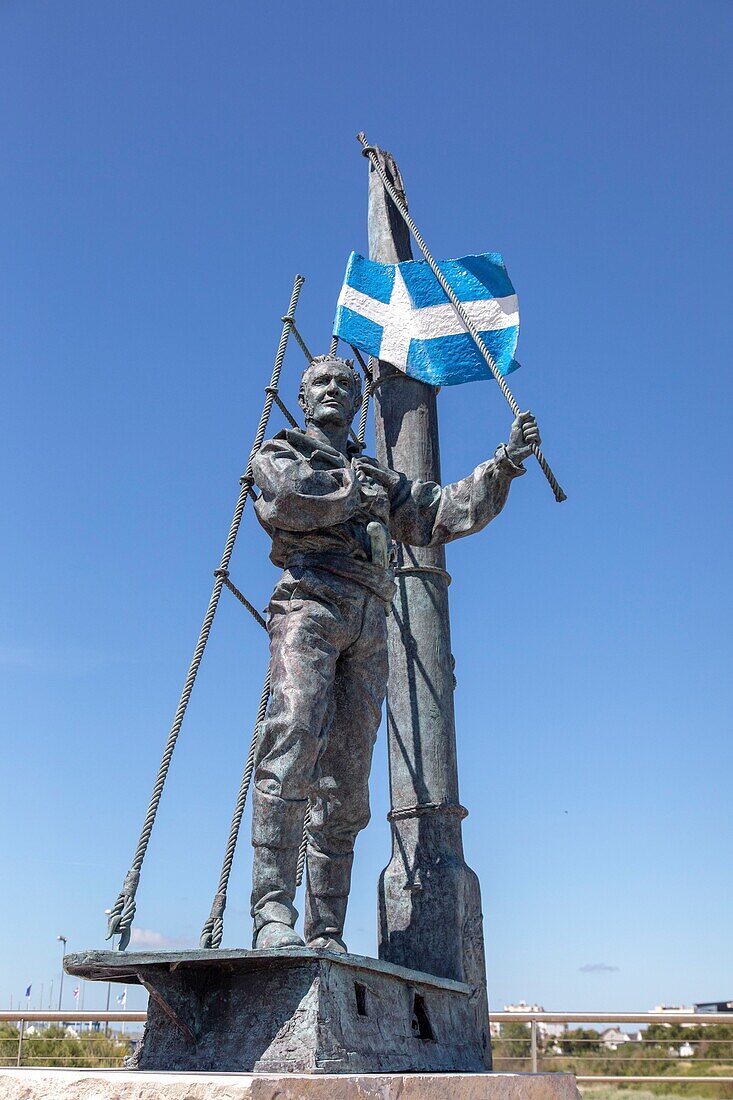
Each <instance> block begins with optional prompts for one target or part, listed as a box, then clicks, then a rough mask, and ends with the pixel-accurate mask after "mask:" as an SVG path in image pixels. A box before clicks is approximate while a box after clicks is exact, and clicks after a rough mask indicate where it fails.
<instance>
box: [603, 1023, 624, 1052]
mask: <svg viewBox="0 0 733 1100" xmlns="http://www.w3.org/2000/svg"><path fill="white" fill-rule="evenodd" d="M630 1042H631V1036H630V1035H629V1034H628V1032H626V1031H622V1030H621V1028H620V1027H607V1028H606V1030H605V1031H602V1032H601V1043H602V1044H603V1046H604V1047H605V1048H606V1050H618V1048H619V1047H620V1045H621V1044H622V1043H630Z"/></svg>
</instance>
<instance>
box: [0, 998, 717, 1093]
mask: <svg viewBox="0 0 733 1100" xmlns="http://www.w3.org/2000/svg"><path fill="white" fill-rule="evenodd" d="M145 1019H146V1013H145V1012H78V1011H75V1012H50V1011H49V1012H43V1011H33V1012H22V1011H17V1010H14V1011H13V1010H11V1011H5V1012H1V1011H0V1066H23V1065H24V1064H25V1065H31V1064H33V1065H36V1066H38V1065H48V1066H54V1065H55V1066H60V1065H67V1066H68V1065H80V1064H89V1063H90V1062H91V1063H93V1065H94V1066H95V1067H96V1068H101V1067H102V1065H105V1064H106V1065H109V1066H112V1065H122V1060H123V1057H124V1053H125V1046H126V1044H127V1043H128V1042H129V1040H130V1038H132V1036H130V1035H126V1034H125V1030H126V1028H127V1027H128V1025H130V1024H141V1023H144V1021H145ZM491 1023H492V1025H495V1026H496V1025H499V1027H500V1028H502V1027H503V1025H506V1024H527V1025H529V1026H528V1029H527V1031H528V1040H529V1042H528V1044H527V1039H526V1038H525V1039H521V1038H517V1037H507V1036H502V1035H501V1034H499V1036H497V1037H496V1038H495V1039H494V1049H495V1064H494V1068H495V1069H496V1070H499V1071H500V1070H501V1069H502V1068H503V1067H502V1062H504V1063H507V1062H509V1063H512V1067H511V1068H513V1069H526V1070H529V1071H531V1072H532V1073H537V1072H554V1071H565V1070H567V1066H566V1065H565V1064H564V1063H567V1062H568V1061H572V1062H574V1063H582V1062H584V1061H589V1060H593V1061H596V1062H598V1061H604V1060H605V1061H608V1060H615V1061H622V1060H623V1059H622V1057H621V1055H618V1056H617V1057H615V1058H613V1059H612V1058H611V1055H612V1054H615V1051H612V1050H611V1049H610V1048H608V1049H605V1048H604V1049H605V1053H604V1050H600V1051H599V1050H595V1051H594V1052H593V1053H589V1054H587V1055H585V1054H577V1053H576V1054H573V1055H566V1054H563V1053H562V1042H563V1037H566V1039H573V1028H577V1027H578V1025H581V1024H606V1025H613V1024H617V1025H618V1024H638V1025H639V1026H640V1028H648V1027H649V1025H650V1024H667V1025H674V1024H682V1025H694V1026H696V1027H708V1026H711V1025H718V1024H723V1025H726V1027H727V1028H728V1029H729V1037H728V1035H726V1037H725V1038H716V1039H713V1040H706V1039H705V1038H704V1037H703V1038H692V1039H689V1040H685V1042H687V1043H689V1046H690V1047H691V1048H692V1050H693V1056H691V1057H690V1058H689V1059H686V1058H682V1057H680V1056H679V1054H676V1055H674V1054H671V1053H669V1051H667V1053H666V1057H665V1054H664V1053H663V1052H661V1051H660V1050H659V1048H660V1046H663V1045H664V1044H662V1043H661V1041H660V1038H659V1037H656V1038H651V1039H650V1038H645V1037H644V1035H643V1034H642V1037H641V1039H632V1040H629V1041H628V1043H627V1042H626V1041H625V1040H621V1041H620V1042H619V1044H618V1046H623V1047H624V1048H626V1047H627V1046H634V1047H636V1049H637V1051H638V1049H639V1047H641V1048H642V1050H643V1048H644V1047H645V1046H646V1047H647V1048H651V1047H654V1048H655V1051H656V1053H655V1054H653V1055H651V1054H650V1056H649V1059H648V1060H650V1061H654V1062H655V1063H659V1062H660V1061H666V1062H668V1063H669V1065H670V1068H672V1067H673V1066H677V1065H680V1063H685V1064H687V1065H690V1066H691V1067H692V1065H693V1064H694V1063H695V1061H696V1059H695V1057H694V1050H695V1045H696V1044H697V1045H699V1044H702V1043H707V1044H708V1045H710V1044H711V1043H714V1044H715V1045H716V1049H717V1054H718V1055H719V1057H718V1058H717V1061H718V1062H722V1063H724V1064H725V1063H728V1066H727V1068H729V1069H730V1068H733V1013H725V1012H718V1013H712V1012H711V1013H707V1012H705V1013H703V1012H694V1013H693V1012H688V1013H683V1012H532V1011H530V1010H527V1011H521V1012H492V1013H491ZM34 1024H45V1025H51V1028H53V1027H54V1026H56V1027H58V1026H59V1025H62V1026H64V1027H73V1025H75V1024H81V1025H84V1024H86V1025H88V1026H89V1029H90V1030H88V1031H87V1032H84V1031H83V1030H82V1032H81V1033H79V1034H77V1035H72V1036H70V1037H69V1036H68V1035H67V1034H66V1033H64V1034H61V1035H58V1034H53V1035H52V1036H50V1037H49V1036H48V1034H47V1032H48V1030H50V1029H49V1028H47V1029H45V1030H40V1031H37V1032H35V1033H34V1034H32V1035H31V1034H29V1027H30V1026H31V1025H34ZM94 1024H96V1025H98V1027H99V1030H96V1031H92V1030H91V1027H92V1025H94ZM111 1024H114V1025H120V1024H121V1025H122V1034H121V1033H120V1031H119V1030H117V1031H115V1030H114V1029H112V1030H110V1025H111ZM557 1024H562V1025H564V1027H565V1028H566V1030H564V1032H563V1033H562V1034H561V1035H559V1036H558V1035H554V1034H551V1033H548V1032H547V1031H546V1027H547V1025H557ZM2 1025H6V1028H5V1029H3V1027H2ZM7 1025H10V1027H9V1028H8V1027H7ZM101 1025H104V1031H102V1030H101ZM568 1025H571V1026H570V1027H569V1028H568ZM14 1028H15V1029H17V1032H16V1033H15V1034H13V1033H12V1032H13V1029H14ZM3 1030H8V1031H10V1034H3ZM101 1041H104V1042H105V1043H106V1044H107V1045H108V1046H109V1044H112V1045H113V1046H114V1044H116V1045H117V1047H118V1050H117V1051H116V1052H115V1053H114V1054H111V1053H110V1051H109V1049H108V1047H107V1048H106V1056H103V1055H102V1054H101V1052H100V1053H99V1056H98V1057H97V1056H96V1054H95V1043H96V1044H97V1047H99V1045H100V1043H101ZM675 1042H676V1043H679V1039H677V1040H675ZM55 1043H57V1044H59V1046H58V1047H54V1046H53V1045H52V1044H55ZM512 1043H521V1045H522V1048H524V1047H526V1046H527V1045H528V1050H527V1051H525V1050H524V1049H522V1051H521V1053H519V1054H517V1056H516V1057H515V1056H514V1055H513V1054H511V1053H509V1054H507V1053H505V1052H504V1048H505V1047H507V1046H510V1045H511V1044H512ZM583 1043H586V1044H588V1049H590V1047H591V1046H594V1047H598V1046H603V1045H604V1044H603V1040H602V1038H601V1035H600V1033H599V1035H598V1036H597V1037H596V1038H593V1037H588V1038H587V1039H582V1038H580V1039H578V1038H575V1039H574V1040H573V1045H574V1046H576V1047H577V1046H580V1047H581V1048H582V1044H583ZM56 1051H57V1052H58V1053H55V1052H56ZM39 1052H40V1053H39ZM47 1052H52V1053H47ZM39 1057H42V1058H43V1061H39V1060H38V1059H39ZM80 1059H81V1061H80ZM638 1060H639V1059H637V1061H638ZM516 1062H519V1063H521V1065H520V1066H516V1065H514V1064H513V1063H516ZM553 1063H554V1064H553ZM697 1065H698V1066H699V1065H700V1061H699V1060H698V1062H697ZM702 1065H703V1066H705V1065H706V1063H705V1062H703V1063H702ZM505 1068H509V1067H505ZM696 1068H697V1067H696ZM577 1079H578V1081H579V1082H580V1083H581V1084H592V1083H597V1084H603V1083H613V1084H622V1083H626V1084H639V1083H648V1084H652V1083H665V1084H672V1083H676V1082H683V1081H684V1082H686V1083H688V1084H702V1083H707V1084H710V1083H715V1084H721V1085H730V1084H733V1075H732V1076H724V1075H722V1074H719V1073H717V1072H716V1073H684V1074H671V1073H663V1074H656V1075H653V1074H650V1075H639V1074H610V1073H601V1072H597V1073H587V1074H583V1073H578V1074H577Z"/></svg>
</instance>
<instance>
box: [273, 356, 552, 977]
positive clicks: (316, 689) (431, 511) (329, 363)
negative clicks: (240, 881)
mask: <svg viewBox="0 0 733 1100" xmlns="http://www.w3.org/2000/svg"><path fill="white" fill-rule="evenodd" d="M299 401H300V405H301V408H302V409H303V412H304V415H305V422H306V428H305V431H304V432H301V431H297V430H286V431H282V432H280V433H279V434H278V435H277V436H275V438H274V439H272V440H269V441H268V442H266V443H265V444H264V445H263V446H262V448H261V450H260V451H259V452H258V454H257V455H256V457H255V458H254V460H253V464H252V468H253V474H254V478H255V484H256V485H257V487H258V489H259V490H260V494H261V495H260V497H259V499H258V500H257V502H256V504H255V508H256V511H257V516H258V518H259V520H260V522H261V523H262V525H263V526H264V527H265V529H266V530H267V531H268V533H269V534H270V535H271V536H272V553H271V558H272V560H273V562H274V563H275V564H276V565H278V566H281V567H283V569H284V572H283V575H282V577H281V579H280V581H279V583H278V585H277V587H276V588H275V591H274V593H273V597H272V600H271V601H270V605H269V617H268V632H269V635H270V676H271V690H272V696H271V700H270V706H269V710H268V714H267V719H266V721H265V723H264V725H263V730H262V735H261V740H260V745H259V750H258V757H257V764H256V767H255V777H254V793H253V805H252V843H253V846H254V864H253V873H252V916H253V918H254V947H255V948H257V949H263V948H287V947H298V946H302V945H303V940H302V939H301V938H300V936H299V935H298V934H297V933H296V932H295V929H294V925H295V921H296V919H297V912H296V910H295V907H294V904H293V903H294V898H295V890H296V868H297V860H298V849H299V844H300V838H301V835H302V830H303V822H304V818H305V813H306V807H307V805H308V802H309V800H310V803H311V814H310V821H309V824H308V848H307V886H306V909H305V929H304V931H305V942H306V944H307V945H308V946H309V947H316V948H325V949H327V950H331V951H334V950H335V951H340V952H344V951H346V945H345V944H344V941H343V928H344V919H345V915H346V905H347V901H348V895H349V887H350V883H351V867H352V862H353V857H354V842H355V839H356V836H357V834H358V833H359V832H360V831H361V829H363V828H364V826H365V825H366V824H367V822H368V820H369V786H368V784H369V771H370V767H371V758H372V749H373V745H374V740H375V737H376V733H377V728H378V726H379V722H380V718H381V708H382V702H383V700H384V695H385V691H386V687H387V671H388V661H387V623H386V612H387V610H388V608H389V606H390V604H391V601H392V597H393V595H394V592H395V584H394V577H395V567H394V553H393V552H392V549H391V540H392V539H395V540H397V541H398V542H400V543H403V544H407V545H410V546H422V547H433V548H435V547H440V546H442V545H443V544H444V543H446V542H449V541H451V540H452V539H456V538H461V537H462V536H465V535H469V534H472V533H473V532H475V531H480V530H481V529H482V528H483V527H485V526H486V524H487V523H489V521H490V520H492V519H493V518H494V517H495V516H496V515H498V513H499V512H500V511H501V509H502V508H503V507H504V504H505V502H506V499H507V495H508V493H509V486H510V484H511V482H512V480H513V479H514V478H515V477H518V476H519V475H521V474H523V473H524V467H523V466H522V464H521V463H522V460H523V459H524V458H526V457H527V455H528V454H530V453H531V447H532V444H533V443H534V442H538V441H539V432H538V430H537V424H536V421H535V419H534V417H533V416H532V415H531V414H530V413H523V414H521V415H520V416H519V417H518V418H517V419H516V420H515V422H514V425H513V427H512V431H511V434H510V437H509V442H508V443H507V444H502V445H501V446H500V447H498V448H497V450H496V453H495V455H494V457H493V458H490V459H489V460H488V461H486V462H484V463H482V464H481V465H480V466H479V467H477V469H476V470H474V471H473V473H472V474H470V475H469V476H468V477H467V478H465V479H464V480H462V481H459V482H457V483H456V484H454V485H447V486H445V487H443V488H441V487H440V486H439V485H438V484H437V483H436V482H434V481H430V480H424V479H420V478H408V477H407V476H406V475H405V474H404V473H401V472H399V471H397V470H394V469H391V468H390V466H388V465H386V464H383V463H381V462H379V461H378V460H377V459H374V458H369V457H367V456H365V455H362V454H361V453H360V447H358V446H354V444H352V443H351V442H350V440H349V428H350V426H351V422H352V420H353V418H354V415H355V413H356V411H357V409H358V408H359V406H360V403H361V392H360V385H359V380H358V375H357V374H356V372H355V371H354V368H353V365H352V364H351V362H350V361H348V360H344V359H339V358H338V357H336V356H332V355H325V356H320V357H318V358H317V359H316V360H314V361H313V363H312V364H311V365H310V366H309V367H308V368H307V369H306V371H305V373H304V375H303V379H302V383H301V387H300V394H299ZM436 916H437V914H436ZM436 972H437V971H436Z"/></svg>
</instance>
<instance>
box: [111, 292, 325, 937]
mask: <svg viewBox="0 0 733 1100" xmlns="http://www.w3.org/2000/svg"><path fill="white" fill-rule="evenodd" d="M304 281H305V280H304V278H303V276H302V275H296V276H295V281H294V283H293V291H292V294H291V297H290V305H289V306H288V314H287V316H288V319H290V318H292V316H293V314H294V312H295V308H296V306H297V304H298V297H299V295H300V290H301V287H302V286H303V283H304ZM290 331H291V325H290V324H288V323H286V322H284V323H283V328H282V333H281V335H280V343H279V345H278V349H277V354H276V356H275V363H274V366H273V368H272V378H271V380H270V385H269V386H268V387H267V390H266V394H265V403H264V406H263V409H262V415H261V416H260V422H259V425H258V428H257V434H256V436H255V442H254V445H253V447H252V451H251V453H250V456H249V461H248V463H247V470H246V472H245V474H244V476H243V477H242V478H241V482H240V489H239V496H238V498H237V503H236V506H235V508H234V516H233V517H232V522H231V526H230V528H229V534H228V535H227V540H226V543H225V545H224V551H223V553H222V556H221V561H220V563H219V568H218V569H217V570H216V571H215V577H214V587H213V589H212V592H211V598H210V599H209V605H208V607H207V609H206V614H205V615H204V621H203V623H202V624H201V630H200V632H199V637H198V641H197V643H196V648H195V649H194V652H193V657H192V658H191V663H190V665H189V668H188V673H187V674H186V679H185V682H184V685H183V690H182V691H181V696H180V699H179V701H178V706H177V708H176V713H175V715H174V718H173V724H172V725H171V728H170V732H169V734H168V740H167V742H166V746H165V750H164V752H163V757H162V759H161V762H160V767H159V769H158V774H157V777H156V780H155V785H154V786H153V791H152V794H151V796H150V803H149V805H148V810H147V813H146V815H145V820H144V822H143V827H142V831H141V833H140V839H139V840H138V844H137V848H136V850H135V855H134V857H133V860H132V864H131V866H130V870H129V871H128V872H127V875H126V876H125V880H124V883H123V886H122V890H121V891H120V893H119V896H118V898H117V900H116V902H115V904H114V906H113V907H112V909H111V910H110V914H109V922H108V925H107V939H111V938H112V937H113V936H116V935H119V937H120V940H119V943H118V945H117V947H118V950H119V951H124V950H125V948H126V947H127V945H128V944H129V942H130V933H131V929H132V922H133V919H134V917H135V908H136V905H135V895H136V893H137V888H138V885H139V882H140V871H141V868H142V865H143V861H144V859H145V853H146V852H147V848H148V843H149V841H150V835H151V833H152V831H153V824H154V822H155V815H156V813H157V811H158V805H159V803H160V798H161V795H162V793H163V787H164V786H165V781H166V778H167V775H168V769H169V767H170V762H171V758H172V756H173V751H174V749H175V747H176V742H177V740H178V734H179V733H180V731H181V726H182V725H183V719H184V717H185V714H186V708H187V707H188V701H189V699H190V698H191V692H192V690H193V685H194V683H195V681H196V675H197V673H198V670H199V667H200V665H201V658H202V657H203V655H204V650H205V648H206V643H207V641H208V640H209V634H210V633H211V625H212V623H213V621H214V616H215V615H216V609H217V607H218V605H219V598H220V596H221V590H222V588H223V586H224V584H225V580H226V579H228V571H229V562H230V560H231V556H232V551H233V550H234V543H235V541H236V538H237V532H238V531H239V525H240V522H241V519H242V513H243V512H244V505H245V503H246V501H247V497H248V496H249V495H250V494H251V492H252V486H253V477H252V459H253V458H254V456H255V455H256V453H257V451H258V450H259V449H260V447H261V446H262V442H263V440H264V438H265V432H266V431H267V424H268V421H269V419H270V413H271V412H272V406H273V402H274V400H275V397H276V395H277V386H278V382H279V380H280V371H281V369H282V364H283V359H284V358H285V350H286V348H287V344H288V337H289V335H290ZM230 587H231V586H230Z"/></svg>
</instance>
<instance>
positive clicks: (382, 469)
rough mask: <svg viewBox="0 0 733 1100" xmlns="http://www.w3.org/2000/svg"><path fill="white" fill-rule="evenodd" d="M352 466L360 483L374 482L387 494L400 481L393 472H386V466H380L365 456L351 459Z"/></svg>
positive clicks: (374, 460)
mask: <svg viewBox="0 0 733 1100" xmlns="http://www.w3.org/2000/svg"><path fill="white" fill-rule="evenodd" d="M352 465H353V467H354V469H355V470H356V476H357V477H358V478H359V480H360V481H367V482H369V481H374V482H376V484H377V485H380V486H381V487H382V488H383V489H386V490H387V492H388V493H389V492H390V491H391V490H392V489H394V487H395V486H396V485H397V482H398V481H399V480H400V475H399V474H396V473H395V472H394V470H388V469H387V467H386V466H382V465H381V464H380V463H379V462H377V460H376V459H374V458H369V457H368V456H367V455H360V456H359V458H354V459H352Z"/></svg>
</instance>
